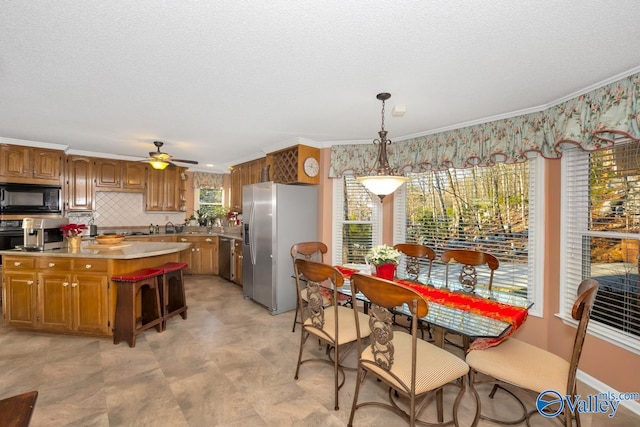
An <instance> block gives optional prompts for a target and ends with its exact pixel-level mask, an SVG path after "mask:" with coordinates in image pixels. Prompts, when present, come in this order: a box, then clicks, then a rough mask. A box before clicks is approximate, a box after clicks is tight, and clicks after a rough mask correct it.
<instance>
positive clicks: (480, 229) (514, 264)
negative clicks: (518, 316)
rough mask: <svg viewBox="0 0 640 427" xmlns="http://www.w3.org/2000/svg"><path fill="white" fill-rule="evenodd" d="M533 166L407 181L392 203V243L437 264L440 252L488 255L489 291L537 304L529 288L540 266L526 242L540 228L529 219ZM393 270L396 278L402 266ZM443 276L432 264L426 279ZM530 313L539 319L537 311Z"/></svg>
mask: <svg viewBox="0 0 640 427" xmlns="http://www.w3.org/2000/svg"><path fill="white" fill-rule="evenodd" d="M539 162H540V161H539V160H535V159H534V160H529V161H528V162H524V163H517V164H509V165H507V164H497V165H495V166H492V167H473V168H469V169H449V170H446V171H430V172H425V173H419V174H411V175H409V178H410V181H409V182H408V183H407V184H405V185H404V186H403V188H401V189H400V190H398V192H397V193H396V197H395V205H394V218H395V224H394V243H402V242H408V243H419V244H424V245H426V246H430V247H431V248H432V249H434V250H435V251H436V256H437V259H438V258H439V257H440V256H441V255H442V252H443V251H444V250H446V249H471V250H480V251H484V252H488V253H491V254H492V255H494V256H496V257H497V258H498V260H499V261H500V268H499V269H498V270H497V271H496V272H495V277H494V281H493V284H494V286H502V287H504V288H505V289H509V290H510V291H513V292H518V293H521V294H525V295H527V296H528V297H529V298H530V299H531V300H532V301H534V302H535V301H541V300H539V299H538V298H540V295H541V292H539V291H536V289H535V284H536V283H541V280H540V277H539V275H540V274H542V273H541V272H542V265H541V262H542V261H541V257H537V256H536V252H535V250H536V248H538V247H542V245H541V244H540V243H539V242H540V241H538V243H534V239H533V238H530V236H535V234H534V230H535V228H536V226H537V224H539V222H540V218H537V217H536V215H535V212H536V201H537V200H538V199H537V197H536V195H537V193H538V191H539V190H538V189H539V188H540V185H539V183H538V181H539V180H538V179H536V173H535V172H536V167H535V165H536V164H539ZM398 268H399V270H400V272H402V269H403V268H404V267H403V265H402V263H401V264H400V265H399V266H398ZM444 274H445V273H444V266H443V265H442V264H441V263H439V262H436V263H434V267H433V271H432V276H433V277H437V276H441V277H444ZM483 274H484V275H485V276H486V277H483ZM483 279H484V280H487V279H488V272H480V271H479V278H478V280H479V282H480V281H481V280H483ZM450 280H451V278H450ZM453 280H457V279H453ZM535 306H536V304H534V307H535ZM538 306H540V304H538ZM534 311H535V312H536V314H541V311H540V307H535V308H534Z"/></svg>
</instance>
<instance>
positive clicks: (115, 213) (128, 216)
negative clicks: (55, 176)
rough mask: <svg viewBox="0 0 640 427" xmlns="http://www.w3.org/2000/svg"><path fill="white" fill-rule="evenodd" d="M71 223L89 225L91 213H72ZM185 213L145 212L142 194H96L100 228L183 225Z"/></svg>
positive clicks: (95, 217) (104, 192)
mask: <svg viewBox="0 0 640 427" xmlns="http://www.w3.org/2000/svg"><path fill="white" fill-rule="evenodd" d="M68 216H69V221H71V222H75V223H79V224H88V223H89V221H90V219H91V214H89V213H73V212H72V213H70V214H69V215H68ZM185 216H186V215H185V212H145V211H144V195H143V194H141V193H117V192H106V191H97V192H96V209H95V211H94V212H93V218H94V221H93V222H94V224H96V225H97V226H98V227H103V228H105V227H148V226H149V224H160V225H164V224H166V223H167V222H169V221H170V222H172V223H174V224H182V223H184V220H185Z"/></svg>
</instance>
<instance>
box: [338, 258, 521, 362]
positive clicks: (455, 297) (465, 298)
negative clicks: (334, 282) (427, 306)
mask: <svg viewBox="0 0 640 427" xmlns="http://www.w3.org/2000/svg"><path fill="white" fill-rule="evenodd" d="M336 269H337V270H338V271H340V273H342V275H343V276H345V278H350V277H351V276H352V275H353V274H355V273H357V272H358V270H355V269H353V268H348V267H342V266H337V267H336ZM394 281H395V282H396V283H398V284H400V285H402V286H406V287H408V288H411V289H413V290H415V291H416V292H418V293H419V294H420V295H423V296H424V297H425V299H427V300H428V301H432V302H434V303H437V304H440V305H444V306H447V307H453V308H456V309H459V310H464V311H468V312H470V313H475V314H479V315H481V316H484V317H488V318H491V319H496V320H500V321H502V322H506V323H509V324H511V328H510V329H509V331H508V333H507V334H506V335H505V336H504V337H501V338H477V339H475V340H474V341H473V342H472V343H471V347H470V349H472V350H481V349H485V348H489V347H493V346H495V345H497V344H499V343H500V342H502V341H503V340H504V339H505V338H507V337H508V336H509V335H511V334H513V332H515V330H516V329H518V328H519V327H520V325H522V323H524V321H525V320H526V319H527V314H528V310H527V309H526V308H524V307H516V306H513V305H509V304H504V303H500V302H497V301H492V300H489V299H486V298H482V297H477V296H475V295H468V294H462V293H459V292H452V291H449V290H446V289H436V288H433V287H430V286H425V285H421V284H417V283H414V282H408V281H406V280H401V279H395V280H394Z"/></svg>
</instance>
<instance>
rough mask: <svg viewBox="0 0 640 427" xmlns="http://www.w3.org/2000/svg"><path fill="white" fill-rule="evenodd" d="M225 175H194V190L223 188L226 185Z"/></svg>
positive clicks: (205, 173)
mask: <svg viewBox="0 0 640 427" xmlns="http://www.w3.org/2000/svg"><path fill="white" fill-rule="evenodd" d="M225 175H228V174H224V173H207V172H194V173H193V188H222V187H223V185H224V176H225Z"/></svg>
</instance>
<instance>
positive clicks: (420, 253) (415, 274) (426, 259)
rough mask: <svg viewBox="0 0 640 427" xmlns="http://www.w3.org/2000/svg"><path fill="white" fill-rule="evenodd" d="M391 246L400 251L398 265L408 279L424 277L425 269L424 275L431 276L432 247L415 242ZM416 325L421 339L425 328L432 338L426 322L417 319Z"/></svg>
mask: <svg viewBox="0 0 640 427" xmlns="http://www.w3.org/2000/svg"><path fill="white" fill-rule="evenodd" d="M393 248H394V249H396V250H397V251H399V252H401V253H402V257H401V258H400V263H399V266H400V268H402V269H404V273H405V276H406V278H407V279H408V280H413V281H418V279H420V278H421V277H425V275H424V271H425V270H426V277H427V278H429V277H431V268H432V267H433V261H434V260H435V259H436V252H435V251H434V250H433V249H431V248H430V247H429V246H425V245H420V244H417V243H398V244H396V245H394V246H393ZM396 314H398V313H396ZM394 320H395V319H394ZM407 321H408V322H409V323H411V318H410V317H408V318H407ZM401 326H402V325H401ZM418 327H419V328H420V331H421V336H422V338H423V339H424V330H425V329H426V330H427V332H428V334H429V339H430V340H432V339H433V335H432V334H431V327H430V325H429V324H428V323H426V322H424V321H422V320H418Z"/></svg>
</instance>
